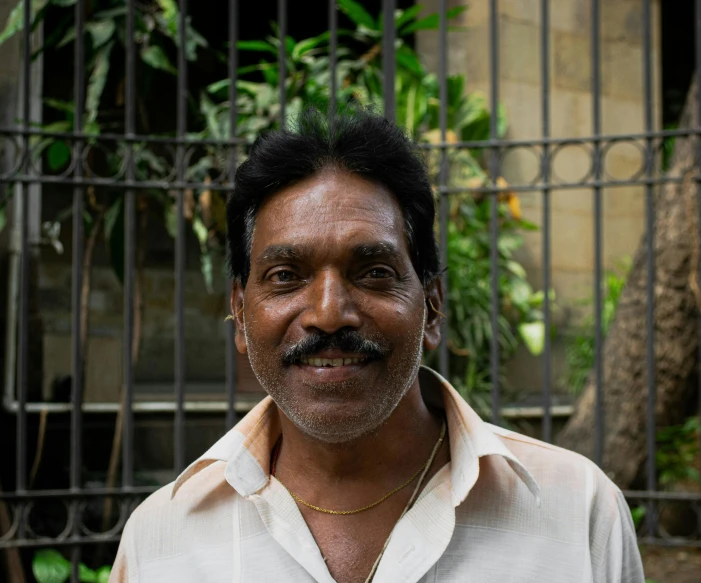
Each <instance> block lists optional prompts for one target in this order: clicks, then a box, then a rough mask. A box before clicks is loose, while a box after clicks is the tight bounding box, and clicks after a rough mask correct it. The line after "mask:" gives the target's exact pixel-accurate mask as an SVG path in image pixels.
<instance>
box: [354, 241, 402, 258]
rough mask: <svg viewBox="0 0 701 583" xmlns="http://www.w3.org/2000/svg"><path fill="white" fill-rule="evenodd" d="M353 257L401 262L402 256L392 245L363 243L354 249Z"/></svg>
mask: <svg viewBox="0 0 701 583" xmlns="http://www.w3.org/2000/svg"><path fill="white" fill-rule="evenodd" d="M351 252H352V254H353V257H355V258H356V259H382V258H388V259H393V260H394V261H400V260H401V258H402V254H401V253H400V252H399V249H397V248H396V247H395V246H394V245H392V244H391V243H384V242H380V243H361V244H360V245H356V246H355V247H353V249H352V251H351Z"/></svg>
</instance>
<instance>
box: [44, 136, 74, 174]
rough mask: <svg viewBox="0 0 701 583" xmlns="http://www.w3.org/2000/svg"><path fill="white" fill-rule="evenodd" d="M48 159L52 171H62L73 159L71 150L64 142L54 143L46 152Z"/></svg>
mask: <svg viewBox="0 0 701 583" xmlns="http://www.w3.org/2000/svg"><path fill="white" fill-rule="evenodd" d="M46 159H47V162H48V163H49V168H51V170H54V171H56V170H60V169H61V168H63V167H64V166H65V165H66V164H67V163H68V162H69V161H70V159H71V150H70V148H69V147H68V146H67V145H66V142H64V141H63V140H58V141H55V142H53V143H52V144H51V145H50V146H49V149H48V151H47V152H46Z"/></svg>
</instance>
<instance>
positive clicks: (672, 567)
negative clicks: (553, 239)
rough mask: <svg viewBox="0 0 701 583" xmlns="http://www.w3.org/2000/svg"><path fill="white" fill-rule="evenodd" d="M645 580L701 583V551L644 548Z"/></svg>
mask: <svg viewBox="0 0 701 583" xmlns="http://www.w3.org/2000/svg"><path fill="white" fill-rule="evenodd" d="M640 552H641V554H642V557H643V565H644V568H645V578H646V579H647V580H649V581H654V582H655V583H701V549H693V548H666V547H643V548H641V549H640Z"/></svg>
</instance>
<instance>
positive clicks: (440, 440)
mask: <svg viewBox="0 0 701 583" xmlns="http://www.w3.org/2000/svg"><path fill="white" fill-rule="evenodd" d="M445 431H446V427H445V421H444V422H443V425H442V426H441V433H440V436H439V437H438V441H437V442H436V445H435V446H434V447H433V452H432V453H431V456H430V457H429V458H428V460H427V461H426V463H425V464H424V465H423V466H421V467H420V468H419V470H418V471H417V472H416V473H415V474H414V475H413V476H411V478H409V479H408V480H407V481H406V482H404V483H403V484H401V485H400V486H397V487H396V488H395V489H394V490H391V491H390V492H388V493H387V494H385V495H384V496H383V497H382V498H380V499H379V500H378V501H377V502H373V503H372V504H368V505H367V506H363V507H362V508H358V509H356V510H329V509H327V508H321V507H320V506H315V505H314V504H310V503H309V502H307V501H305V500H302V498H300V497H299V496H297V494H295V493H294V492H293V491H292V490H290V489H289V488H288V487H287V486H285V484H283V483H282V482H281V481H280V478H278V482H280V484H282V487H283V488H285V490H287V491H288V492H289V494H290V496H292V498H293V499H294V500H295V502H298V503H299V504H302V505H304V506H306V507H307V508H311V509H312V510H316V511H317V512H323V513H324V514H334V515H340V516H348V515H349V514H359V513H360V512H365V511H366V510H370V509H371V508H374V507H375V506H377V505H378V504H381V503H382V502H384V501H385V500H387V498H389V497H390V496H393V495H394V494H396V493H397V492H399V491H401V490H403V489H404V488H406V487H407V486H408V485H409V484H411V483H412V482H413V481H414V480H415V479H416V478H417V476H418V475H419V474H421V472H424V471H426V470H427V469H428V466H429V465H430V464H431V463H433V459H434V457H435V456H436V453H437V452H438V449H439V448H440V446H441V444H442V443H443V438H444V437H445ZM281 443H282V442H279V443H278V447H277V448H276V451H275V454H274V456H273V462H272V464H271V465H272V467H271V472H270V473H271V475H272V476H275V468H276V466H277V458H278V455H279V453H280V444H281Z"/></svg>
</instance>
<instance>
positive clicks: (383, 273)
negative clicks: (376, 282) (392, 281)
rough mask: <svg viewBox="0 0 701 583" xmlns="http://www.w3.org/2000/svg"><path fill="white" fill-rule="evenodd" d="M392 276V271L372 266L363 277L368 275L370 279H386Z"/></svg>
mask: <svg viewBox="0 0 701 583" xmlns="http://www.w3.org/2000/svg"><path fill="white" fill-rule="evenodd" d="M392 276H393V273H392V271H391V270H390V269H388V268H386V267H373V268H372V269H371V270H369V271H368V272H367V273H366V274H365V277H369V278H370V279H387V278H390V277H392Z"/></svg>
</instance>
